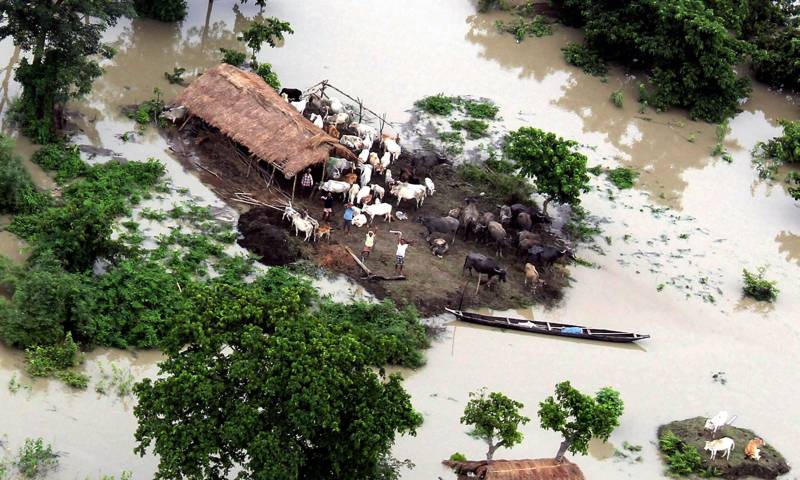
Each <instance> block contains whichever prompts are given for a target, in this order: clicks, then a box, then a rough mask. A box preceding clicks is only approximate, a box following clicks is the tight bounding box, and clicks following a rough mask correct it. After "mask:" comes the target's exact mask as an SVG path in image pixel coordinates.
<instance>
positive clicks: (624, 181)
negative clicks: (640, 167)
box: [608, 167, 639, 190]
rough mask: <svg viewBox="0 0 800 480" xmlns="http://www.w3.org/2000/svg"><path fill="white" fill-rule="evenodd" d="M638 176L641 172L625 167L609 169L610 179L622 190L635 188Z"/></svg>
mask: <svg viewBox="0 0 800 480" xmlns="http://www.w3.org/2000/svg"><path fill="white" fill-rule="evenodd" d="M638 176H639V172H637V171H636V170H632V169H630V168H625V167H618V168H615V169H613V170H609V171H608V179H609V180H611V183H613V184H614V186H616V187H617V188H619V189H620V190H624V189H626V188H633V185H634V183H635V182H636V177H638Z"/></svg>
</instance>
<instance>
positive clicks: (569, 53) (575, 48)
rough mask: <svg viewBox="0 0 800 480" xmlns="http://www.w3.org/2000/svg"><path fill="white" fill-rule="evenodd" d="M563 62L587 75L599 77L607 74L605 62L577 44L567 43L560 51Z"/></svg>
mask: <svg viewBox="0 0 800 480" xmlns="http://www.w3.org/2000/svg"><path fill="white" fill-rule="evenodd" d="M561 52H562V53H563V54H564V60H566V61H567V63H569V64H570V65H575V66H576V67H578V68H580V69H582V70H583V71H584V72H586V73H588V74H589V75H594V76H596V77H600V76H603V75H606V74H607V73H608V66H607V65H606V62H605V60H603V58H602V57H601V56H600V55H599V54H598V53H597V52H596V51H594V50H592V49H591V48H589V47H587V46H586V45H581V44H578V43H568V44H567V46H566V47H564V48H562V49H561Z"/></svg>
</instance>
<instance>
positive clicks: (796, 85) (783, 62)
mask: <svg viewBox="0 0 800 480" xmlns="http://www.w3.org/2000/svg"><path fill="white" fill-rule="evenodd" d="M776 3H778V2H776ZM793 22H794V23H795V24H794V25H793V26H789V27H786V28H772V29H769V31H767V32H765V33H764V34H763V35H760V36H759V37H757V38H756V40H755V42H754V43H755V45H756V47H757V50H756V52H755V53H754V54H753V71H754V72H755V75H756V78H757V79H758V80H760V81H762V82H765V83H768V84H769V85H772V86H773V87H776V88H788V89H792V90H795V91H800V25H798V24H797V23H798V20H797V17H795V19H794V20H793Z"/></svg>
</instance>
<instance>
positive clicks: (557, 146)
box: [503, 127, 589, 214]
mask: <svg viewBox="0 0 800 480" xmlns="http://www.w3.org/2000/svg"><path fill="white" fill-rule="evenodd" d="M577 145H578V144H577V143H576V142H574V141H572V140H564V139H563V138H561V137H559V136H557V135H556V134H554V133H550V132H545V131H542V130H539V129H538V128H531V127H522V128H520V129H519V130H516V131H514V132H511V133H509V134H508V136H507V137H506V144H505V146H504V147H503V151H504V153H505V155H506V157H507V158H508V159H510V160H511V161H513V162H514V164H515V165H516V166H517V167H518V168H519V170H520V173H521V174H522V175H524V176H526V177H530V178H533V179H534V180H535V182H536V190H537V191H538V192H539V193H540V194H542V195H544V196H545V198H546V200H545V202H544V212H545V214H546V213H547V205H548V204H549V203H550V201H552V200H556V201H557V202H560V203H568V204H570V205H579V204H580V195H581V193H582V192H587V191H588V190H589V175H587V173H586V157H585V156H584V155H583V154H581V153H579V152H576V151H575V147H576V146H577Z"/></svg>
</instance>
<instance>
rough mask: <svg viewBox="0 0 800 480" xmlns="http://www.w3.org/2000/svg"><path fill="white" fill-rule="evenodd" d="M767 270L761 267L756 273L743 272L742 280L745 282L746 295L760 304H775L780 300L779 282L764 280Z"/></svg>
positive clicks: (745, 270)
mask: <svg viewBox="0 0 800 480" xmlns="http://www.w3.org/2000/svg"><path fill="white" fill-rule="evenodd" d="M765 272H766V268H764V267H759V268H758V270H757V271H756V272H755V273H752V272H750V271H748V270H747V269H746V268H745V269H743V270H742V280H743V281H744V293H745V295H747V296H749V297H753V298H755V299H756V300H758V301H760V302H774V301H775V300H776V299H777V298H778V293H779V292H780V290H778V287H777V282H775V281H772V280H767V279H766V278H764V273H765Z"/></svg>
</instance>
